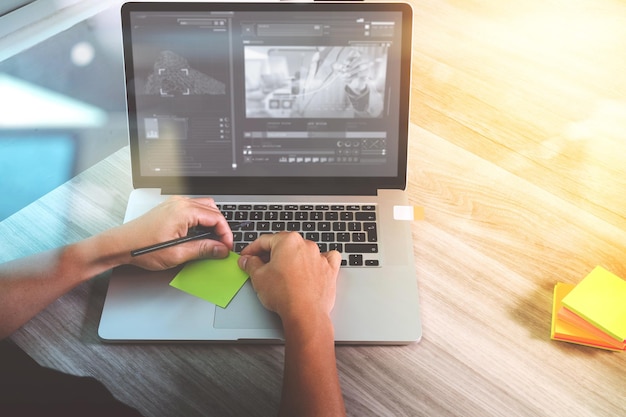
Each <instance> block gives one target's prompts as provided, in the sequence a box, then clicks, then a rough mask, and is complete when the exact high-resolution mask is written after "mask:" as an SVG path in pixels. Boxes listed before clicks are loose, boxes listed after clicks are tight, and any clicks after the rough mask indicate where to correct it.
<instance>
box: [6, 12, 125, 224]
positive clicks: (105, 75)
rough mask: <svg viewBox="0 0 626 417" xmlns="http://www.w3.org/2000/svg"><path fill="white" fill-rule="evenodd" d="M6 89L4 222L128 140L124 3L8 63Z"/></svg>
mask: <svg viewBox="0 0 626 417" xmlns="http://www.w3.org/2000/svg"><path fill="white" fill-rule="evenodd" d="M0 94H1V100H0V192H2V193H3V195H12V198H11V202H10V204H9V202H6V201H5V200H7V199H1V200H0V220H3V219H4V218H6V217H8V216H9V215H11V214H12V213H14V212H15V211H17V210H19V209H20V208H22V207H24V206H26V205H28V204H30V203H31V202H32V201H34V200H36V199H37V198H39V197H41V196H42V195H44V194H45V193H47V192H48V191H51V190H52V189H54V188H55V187H56V186H58V185H60V184H61V183H63V182H64V181H66V180H67V179H69V178H71V177H72V176H74V175H76V174H78V173H80V172H81V171H83V170H84V169H86V168H88V167H90V166H92V165H94V164H95V163H97V162H98V161H100V160H102V159H104V158H105V157H107V156H108V155H110V154H111V153H113V152H115V151H117V150H118V149H120V148H122V147H123V146H125V145H126V144H127V141H128V139H127V137H128V136H127V135H128V133H127V124H126V113H125V98H124V94H125V93H124V72H123V64H122V49H121V33H120V23H119V7H118V6H114V7H110V8H108V9H106V10H105V11H103V12H101V13H99V14H97V15H96V16H93V17H91V18H89V19H87V20H85V21H83V22H80V23H78V24H76V25H74V26H73V27H71V28H70V29H68V30H65V31H63V32H61V33H58V34H56V35H54V36H52V37H51V38H49V39H47V40H45V41H43V42H41V43H39V44H37V45H35V46H33V47H31V48H29V49H27V50H25V51H23V52H21V53H19V54H17V55H15V56H13V57H10V58H8V59H6V60H5V61H2V62H0ZM9 161H10V163H9ZM10 190H12V191H13V192H11V191H10ZM16 190H18V191H16ZM19 190H21V191H19ZM7 192H11V194H7Z"/></svg>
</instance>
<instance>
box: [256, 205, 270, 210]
mask: <svg viewBox="0 0 626 417" xmlns="http://www.w3.org/2000/svg"><path fill="white" fill-rule="evenodd" d="M253 209H254V210H267V204H255V205H254V207H253Z"/></svg>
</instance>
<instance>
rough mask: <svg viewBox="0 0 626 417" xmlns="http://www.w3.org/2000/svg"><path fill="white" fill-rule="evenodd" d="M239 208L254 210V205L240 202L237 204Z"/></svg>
mask: <svg viewBox="0 0 626 417" xmlns="http://www.w3.org/2000/svg"><path fill="white" fill-rule="evenodd" d="M237 210H248V211H250V210H252V205H250V204H239V205H238V206H237Z"/></svg>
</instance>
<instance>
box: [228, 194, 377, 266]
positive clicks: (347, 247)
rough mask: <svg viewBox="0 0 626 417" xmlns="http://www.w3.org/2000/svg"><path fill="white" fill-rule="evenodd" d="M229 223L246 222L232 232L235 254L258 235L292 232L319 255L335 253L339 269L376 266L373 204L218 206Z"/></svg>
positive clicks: (374, 207) (375, 231) (375, 229)
mask: <svg viewBox="0 0 626 417" xmlns="http://www.w3.org/2000/svg"><path fill="white" fill-rule="evenodd" d="M218 208H219V209H220V210H221V211H222V213H223V215H224V217H225V218H226V220H227V221H228V222H229V223H230V224H238V223H240V222H243V221H247V222H249V223H248V224H246V225H245V226H244V227H242V228H241V229H240V230H237V231H235V232H233V237H234V241H235V247H234V251H235V252H237V253H239V252H241V251H242V250H243V248H245V247H246V246H247V245H248V244H250V243H251V242H252V241H254V240H256V239H257V238H258V237H259V236H260V235H262V234H266V233H278V232H281V231H294V232H298V233H300V235H302V237H303V238H305V239H308V240H311V241H313V242H315V243H317V245H318V246H319V248H320V252H327V251H329V250H337V251H339V252H341V255H342V262H341V266H342V267H377V266H380V260H379V257H378V228H377V225H376V205H373V204H241V203H238V204H218Z"/></svg>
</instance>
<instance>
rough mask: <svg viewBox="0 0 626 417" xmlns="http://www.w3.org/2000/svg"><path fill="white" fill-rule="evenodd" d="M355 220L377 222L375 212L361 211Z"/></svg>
mask: <svg viewBox="0 0 626 417" xmlns="http://www.w3.org/2000/svg"><path fill="white" fill-rule="evenodd" d="M354 218H355V219H356V220H360V221H370V222H371V221H373V220H376V212H375V211H361V212H358V213H356V214H355V216H354Z"/></svg>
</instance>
